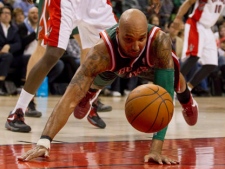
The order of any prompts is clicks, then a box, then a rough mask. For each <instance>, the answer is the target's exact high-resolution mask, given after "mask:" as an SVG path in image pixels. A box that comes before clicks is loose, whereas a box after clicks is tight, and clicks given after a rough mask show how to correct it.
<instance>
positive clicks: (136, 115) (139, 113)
mask: <svg viewBox="0 0 225 169" xmlns="http://www.w3.org/2000/svg"><path fill="white" fill-rule="evenodd" d="M158 98H161V97H157V98H155V99H154V100H152V101H151V102H150V103H149V104H147V105H146V106H145V107H144V108H143V109H142V110H141V111H140V112H139V113H138V114H137V115H136V116H135V117H134V118H133V119H132V121H131V124H132V123H133V122H134V120H135V119H136V118H137V117H138V116H139V115H140V114H141V113H142V112H143V111H144V110H145V109H146V108H148V106H150V105H151V104H152V103H153V102H155V101H156V100H157V99H158Z"/></svg>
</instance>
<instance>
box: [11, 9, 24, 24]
mask: <svg viewBox="0 0 225 169" xmlns="http://www.w3.org/2000/svg"><path fill="white" fill-rule="evenodd" d="M24 19H25V16H24V12H23V10H22V9H21V8H15V9H14V10H13V22H14V23H15V24H16V25H19V24H21V23H23V22H24Z"/></svg>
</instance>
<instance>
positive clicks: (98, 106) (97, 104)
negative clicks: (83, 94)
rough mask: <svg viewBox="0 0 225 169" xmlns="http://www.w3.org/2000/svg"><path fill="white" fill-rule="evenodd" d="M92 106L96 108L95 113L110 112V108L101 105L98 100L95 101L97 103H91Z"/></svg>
mask: <svg viewBox="0 0 225 169" xmlns="http://www.w3.org/2000/svg"><path fill="white" fill-rule="evenodd" d="M93 105H95V106H97V111H98V112H108V111H112V106H109V105H105V104H103V103H102V102H101V101H100V99H97V101H95V102H94V103H93Z"/></svg>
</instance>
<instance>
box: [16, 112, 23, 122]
mask: <svg viewBox="0 0 225 169" xmlns="http://www.w3.org/2000/svg"><path fill="white" fill-rule="evenodd" d="M15 115H16V120H17V121H19V122H22V123H24V114H23V112H22V111H21V110H19V111H17V112H16V113H15Z"/></svg>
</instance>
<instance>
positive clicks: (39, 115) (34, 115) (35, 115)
mask: <svg viewBox="0 0 225 169" xmlns="http://www.w3.org/2000/svg"><path fill="white" fill-rule="evenodd" d="M25 116H26V117H41V116H42V114H32V113H30V114H27V113H25Z"/></svg>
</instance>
